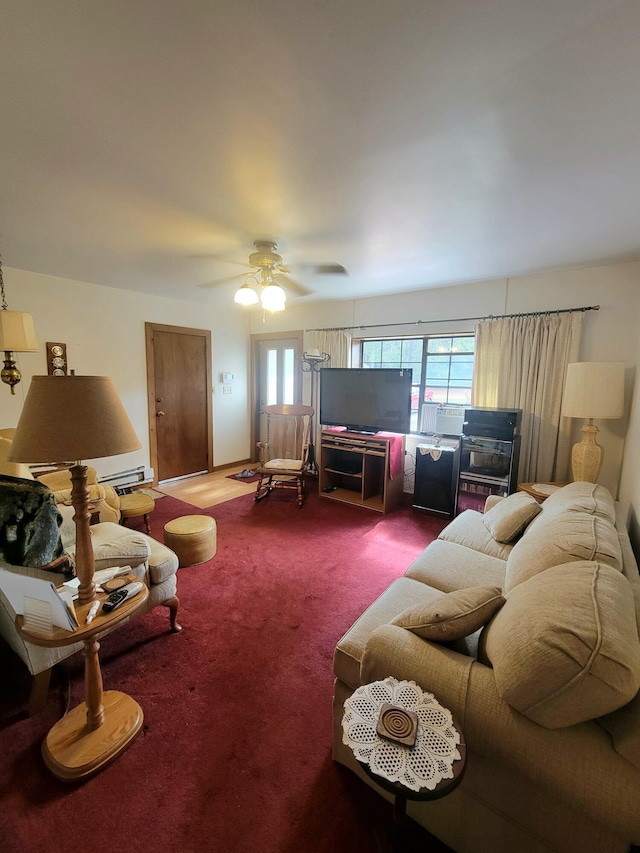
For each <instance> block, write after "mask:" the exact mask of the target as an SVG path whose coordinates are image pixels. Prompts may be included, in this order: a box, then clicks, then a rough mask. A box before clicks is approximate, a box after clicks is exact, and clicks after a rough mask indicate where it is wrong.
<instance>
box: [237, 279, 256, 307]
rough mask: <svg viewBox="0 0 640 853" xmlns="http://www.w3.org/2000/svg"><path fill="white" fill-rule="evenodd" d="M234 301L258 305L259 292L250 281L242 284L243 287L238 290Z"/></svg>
mask: <svg viewBox="0 0 640 853" xmlns="http://www.w3.org/2000/svg"><path fill="white" fill-rule="evenodd" d="M233 301H234V302H235V303H237V304H238V305H257V304H258V302H259V301H260V298H259V297H258V294H257V293H256V292H255V290H254V289H253V288H252V287H251V285H250V284H249V282H248V281H245V283H244V284H243V285H242V287H240V288H238V290H236V294H235V296H234V297H233Z"/></svg>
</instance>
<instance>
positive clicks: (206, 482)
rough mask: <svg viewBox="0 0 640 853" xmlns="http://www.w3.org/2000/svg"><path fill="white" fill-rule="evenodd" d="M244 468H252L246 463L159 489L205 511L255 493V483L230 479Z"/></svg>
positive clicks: (177, 481)
mask: <svg viewBox="0 0 640 853" xmlns="http://www.w3.org/2000/svg"><path fill="white" fill-rule="evenodd" d="M254 467H255V466H254ZM244 468H251V465H249V464H248V463H245V464H244V465H238V466H236V467H234V468H223V469H222V470H221V471H214V472H213V473H212V474H199V475H198V476H196V477H186V478H185V479H184V480H176V481H175V482H173V483H163V484H162V485H159V486H157V489H158V490H159V491H161V492H163V493H164V494H165V495H171V497H174V498H177V499H178V500H180V501H186V502H187V503H190V504H193V505H194V506H197V507H199V508H200V509H204V508H205V507H208V506H215V505H216V504H221V503H224V502H225V501H230V500H232V499H233V498H238V497H240V496H241V495H246V494H247V493H248V492H255V489H256V485H257V484H256V483H255V482H254V483H243V482H242V480H230V479H229V476H228V475H229V474H236V473H237V472H238V471H242V470H243V469H244Z"/></svg>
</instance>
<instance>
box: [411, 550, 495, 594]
mask: <svg viewBox="0 0 640 853" xmlns="http://www.w3.org/2000/svg"><path fill="white" fill-rule="evenodd" d="M506 566H507V564H506V561H505V560H500V559H498V557H490V556H489V555H488V554H483V553H482V552H481V551H471V550H470V549H469V548H465V547H464V545H458V544H457V543H456V542H447V541H445V540H444V539H434V541H433V542H431V543H430V544H429V545H427V547H426V548H425V549H424V551H423V552H422V554H419V555H418V556H417V557H416V559H415V560H414V561H413V563H411V565H410V566H409V568H408V569H407V571H406V572H405V577H407V578H413V579H414V580H417V581H420V582H421V583H426V584H428V585H429V586H432V587H434V588H435V589H437V590H440V591H441V592H452V591H453V590H455V589H465V588H466V587H470V586H499V587H500V588H501V589H502V587H503V586H504V573H505V569H506Z"/></svg>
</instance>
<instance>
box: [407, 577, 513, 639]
mask: <svg viewBox="0 0 640 853" xmlns="http://www.w3.org/2000/svg"><path fill="white" fill-rule="evenodd" d="M504 601H505V600H504V598H503V596H502V590H501V589H500V587H498V586H473V587H469V588H468V589H457V590H454V591H453V592H447V593H443V595H441V596H440V597H439V598H436V599H435V600H434V601H430V602H428V603H425V604H419V605H415V606H413V607H409V608H407V610H404V611H403V612H402V613H401V614H400V615H399V616H398V617H396V619H394V620H393V622H392V625H398V626H399V627H400V628H406V629H407V630H408V631H411V632H412V633H414V634H417V635H418V636H419V637H422V638H423V639H425V640H437V641H440V642H449V640H459V639H460V638H462V637H467V636H469V634H473V632H474V631H477V630H478V629H479V628H482V626H483V625H486V624H487V622H488V621H489V620H490V619H491V617H492V616H493V615H494V613H496V612H497V611H498V610H499V609H500V608H501V607H502V605H503V604H504Z"/></svg>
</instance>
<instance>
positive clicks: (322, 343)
mask: <svg viewBox="0 0 640 853" xmlns="http://www.w3.org/2000/svg"><path fill="white" fill-rule="evenodd" d="M311 346H312V347H315V348H317V349H319V350H320V352H326V353H328V354H329V361H328V362H327V365H326V366H327V367H351V332H349V331H346V330H339V331H333V330H322V331H318V332H312V333H311Z"/></svg>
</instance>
